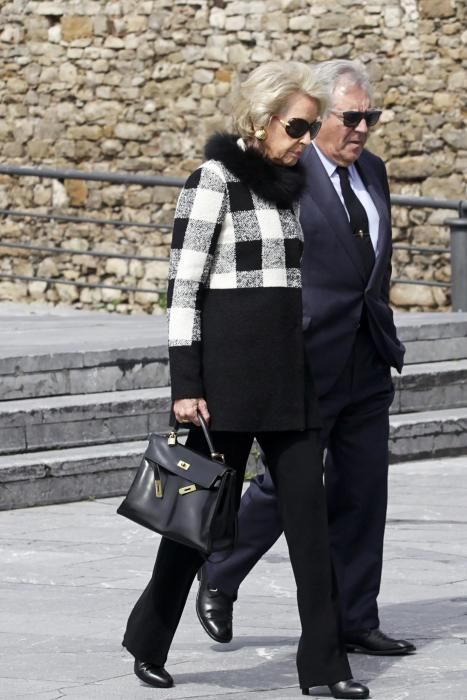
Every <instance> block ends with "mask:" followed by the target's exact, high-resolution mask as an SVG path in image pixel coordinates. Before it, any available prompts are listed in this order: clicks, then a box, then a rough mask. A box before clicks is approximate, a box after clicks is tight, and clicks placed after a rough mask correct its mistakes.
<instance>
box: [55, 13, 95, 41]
mask: <svg viewBox="0 0 467 700" xmlns="http://www.w3.org/2000/svg"><path fill="white" fill-rule="evenodd" d="M60 24H61V28H62V37H63V40H64V41H67V42H68V41H75V39H83V38H86V37H90V36H92V35H93V22H92V19H91V18H90V17H80V16H79V15H65V16H64V17H62V19H61V22H60Z"/></svg>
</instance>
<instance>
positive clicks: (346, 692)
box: [302, 678, 370, 700]
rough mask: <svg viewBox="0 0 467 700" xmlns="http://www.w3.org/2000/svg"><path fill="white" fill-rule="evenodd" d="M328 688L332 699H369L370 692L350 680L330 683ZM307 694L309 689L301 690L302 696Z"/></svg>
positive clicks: (360, 684) (363, 686) (364, 686)
mask: <svg viewBox="0 0 467 700" xmlns="http://www.w3.org/2000/svg"><path fill="white" fill-rule="evenodd" d="M328 688H329V690H330V691H331V693H332V697H333V698H350V700H352V699H354V700H359V698H362V700H363V698H369V697H370V691H369V689H368V688H367V687H366V685H363V684H362V683H359V682H358V681H354V680H352V678H351V679H350V680H348V681H338V682H337V683H332V684H331V685H329V686H328ZM309 694H310V690H309V688H302V695H309Z"/></svg>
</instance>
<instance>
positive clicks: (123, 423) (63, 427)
mask: <svg viewBox="0 0 467 700" xmlns="http://www.w3.org/2000/svg"><path fill="white" fill-rule="evenodd" d="M93 413H94V411H92V409H91V410H88V411H86V414H87V416H89V417H88V418H86V419H83V416H80V417H79V416H76V418H75V420H70V418H71V416H66V415H64V416H63V418H64V419H62V420H60V416H57V420H58V422H56V423H51V422H47V423H34V424H31V425H27V426H26V439H27V445H28V449H29V450H30V451H34V450H40V449H49V450H50V449H52V448H53V447H54V446H56V445H60V446H61V447H72V446H74V445H99V444H103V443H110V442H124V441H126V440H131V439H136V440H143V439H144V438H145V437H146V436H147V434H148V418H147V416H146V415H118V413H117V412H115V415H114V416H107V417H105V418H104V417H100V416H99V415H98V414H97V415H96V414H94V415H93ZM67 418H68V420H66V419H67ZM79 418H81V420H79ZM11 451H12V450H10V452H11Z"/></svg>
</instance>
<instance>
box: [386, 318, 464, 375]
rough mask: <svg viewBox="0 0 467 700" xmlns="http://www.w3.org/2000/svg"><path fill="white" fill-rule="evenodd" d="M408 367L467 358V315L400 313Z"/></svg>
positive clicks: (401, 334) (399, 332)
mask: <svg viewBox="0 0 467 700" xmlns="http://www.w3.org/2000/svg"><path fill="white" fill-rule="evenodd" d="M394 320H395V322H396V326H397V329H398V335H399V338H400V339H401V340H402V342H403V343H404V345H405V347H406V354H405V364H406V365H409V364H414V363H417V364H419V363H424V362H441V361H444V360H460V359H467V313H428V312H419V313H396V314H395V315H394Z"/></svg>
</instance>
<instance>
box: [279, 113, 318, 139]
mask: <svg viewBox="0 0 467 700" xmlns="http://www.w3.org/2000/svg"><path fill="white" fill-rule="evenodd" d="M278 119H279V117H278ZM279 121H280V123H281V124H282V126H283V127H284V129H285V133H286V134H287V136H290V138H291V139H301V138H302V136H305V134H306V132H307V131H309V132H310V139H314V138H315V136H317V134H318V131H319V130H320V129H321V121H319V120H317V121H315V122H307V120H306V119H300V117H293V118H292V119H289V121H288V122H284V121H282V119H279Z"/></svg>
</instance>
